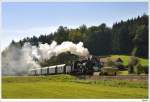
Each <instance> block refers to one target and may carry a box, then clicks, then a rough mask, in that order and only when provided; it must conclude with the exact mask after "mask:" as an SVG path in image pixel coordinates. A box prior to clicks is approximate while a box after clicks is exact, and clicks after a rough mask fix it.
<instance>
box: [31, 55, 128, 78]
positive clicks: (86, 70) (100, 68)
mask: <svg viewBox="0 0 150 102" xmlns="http://www.w3.org/2000/svg"><path fill="white" fill-rule="evenodd" d="M105 63H107V62H105ZM115 63H116V65H115V66H111V67H110V66H106V65H105V64H104V63H103V62H102V61H99V60H98V59H97V58H96V57H91V58H88V59H82V60H76V61H72V62H71V63H70V64H59V65H53V66H47V67H41V68H33V69H30V70H29V75H52V74H73V75H93V73H94V72H100V75H103V74H104V75H105V74H107V75H109V73H111V74H110V75H112V73H113V75H116V73H117V71H119V70H127V69H126V68H125V67H124V66H123V65H122V64H120V61H119V62H118V61H117V62H115Z"/></svg>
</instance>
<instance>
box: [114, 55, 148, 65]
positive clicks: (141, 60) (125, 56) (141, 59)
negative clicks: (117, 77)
mask: <svg viewBox="0 0 150 102" xmlns="http://www.w3.org/2000/svg"><path fill="white" fill-rule="evenodd" d="M111 58H121V59H122V60H123V62H124V65H128V63H129V61H130V56H127V55H111ZM139 60H140V63H141V64H142V65H143V66H148V59H144V58H139Z"/></svg>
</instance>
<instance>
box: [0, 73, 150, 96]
mask: <svg viewBox="0 0 150 102" xmlns="http://www.w3.org/2000/svg"><path fill="white" fill-rule="evenodd" d="M2 98H15V99H16V98H29V99H31V98H51V99H53V98H58V99H60V98H61V99H66V98H67V99H68V98H69V99H74V98H75V99H84V98H86V99H104V98H105V99H112V98H113V99H114V98H117V99H122V98H126V99H134V98H148V84H147V83H141V82H128V81H121V80H110V81H105V80H97V81H92V80H79V79H77V78H76V77H74V76H70V75H52V76H26V77H19V76H18V77H11V76H10V77H2Z"/></svg>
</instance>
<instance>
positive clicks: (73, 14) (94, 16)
mask: <svg viewBox="0 0 150 102" xmlns="http://www.w3.org/2000/svg"><path fill="white" fill-rule="evenodd" d="M144 13H146V14H148V3H146V2H138V3H136V2H128V3H127V2H126V3H125V2H124V3H123V2H120V3H117V2H107V3H104V2H93V3H92V2H89V3H85V2H78V3H77V2H76V3H75V2H70V3H69V2H59V3H58V2H57V3H56V2H51V3H50V2H49V3H46V2H43V3H41V2H40V3H35V2H26V3H21V2H20V3H19V2H18V3H17V2H3V3H2V29H3V31H2V35H1V38H2V39H1V48H2V49H4V48H5V47H7V46H8V45H9V43H10V42H11V41H12V40H15V41H18V40H20V39H23V38H24V37H32V36H33V35H35V36H39V35H41V34H49V33H51V32H54V31H56V30H57V28H58V27H59V26H60V25H62V26H67V27H68V28H76V27H79V26H80V25H82V24H86V25H87V26H88V27H89V26H92V25H100V24H101V23H106V25H107V26H108V27H112V25H113V23H115V22H119V21H121V20H124V21H125V20H127V19H129V18H134V17H137V16H138V15H139V16H141V15H143V14H144Z"/></svg>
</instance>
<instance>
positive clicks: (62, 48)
mask: <svg viewBox="0 0 150 102" xmlns="http://www.w3.org/2000/svg"><path fill="white" fill-rule="evenodd" d="M64 52H70V53H71V54H75V55H78V56H87V55H89V51H88V49H87V48H84V47H83V43H82V42H79V43H78V44H74V43H72V42H69V41H66V42H63V43H61V44H60V45H57V42H56V41H53V42H52V43H51V44H50V45H49V44H47V43H45V44H39V46H38V47H36V46H32V45H31V44H30V43H25V44H24V46H23V47H22V48H18V47H16V46H10V47H9V48H7V49H6V50H5V51H4V52H3V53H2V75H27V74H28V71H29V69H31V68H38V67H40V65H39V64H38V63H37V62H36V61H35V60H34V59H37V60H38V61H40V62H42V61H44V60H47V59H50V58H51V57H52V56H58V55H59V54H61V53H64Z"/></svg>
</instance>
